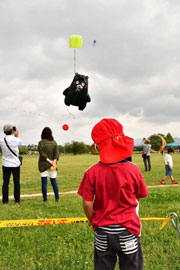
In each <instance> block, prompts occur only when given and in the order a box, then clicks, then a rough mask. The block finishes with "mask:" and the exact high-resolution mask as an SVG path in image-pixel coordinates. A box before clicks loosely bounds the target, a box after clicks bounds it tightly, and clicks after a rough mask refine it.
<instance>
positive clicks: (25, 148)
mask: <svg viewBox="0 0 180 270" xmlns="http://www.w3.org/2000/svg"><path fill="white" fill-rule="evenodd" d="M19 153H20V155H22V154H27V153H28V149H27V147H26V146H22V147H19Z"/></svg>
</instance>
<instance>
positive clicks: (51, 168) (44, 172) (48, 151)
mask: <svg viewBox="0 0 180 270" xmlns="http://www.w3.org/2000/svg"><path fill="white" fill-rule="evenodd" d="M38 151H39V162H38V167H39V171H40V175H41V184H42V194H43V200H44V202H46V201H47V177H48V176H49V178H50V180H51V184H52V187H53V190H54V194H55V200H56V201H57V202H58V201H59V191H58V186H57V183H56V176H57V169H56V168H57V160H58V159H59V149H58V145H57V143H56V142H55V141H54V138H53V136H52V131H51V129H50V128H49V127H45V128H44V129H43V131H42V133H41V141H40V142H39V144H38Z"/></svg>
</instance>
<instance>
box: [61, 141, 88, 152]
mask: <svg viewBox="0 0 180 270" xmlns="http://www.w3.org/2000/svg"><path fill="white" fill-rule="evenodd" d="M64 150H65V153H73V154H74V155H77V154H83V153H88V152H89V147H88V146H87V145H86V144H85V143H84V142H77V141H72V143H66V144H65V146H64Z"/></svg>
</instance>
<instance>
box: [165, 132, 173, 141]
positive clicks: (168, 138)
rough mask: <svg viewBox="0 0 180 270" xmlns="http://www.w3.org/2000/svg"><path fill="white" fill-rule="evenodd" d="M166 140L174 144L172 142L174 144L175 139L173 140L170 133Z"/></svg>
mask: <svg viewBox="0 0 180 270" xmlns="http://www.w3.org/2000/svg"><path fill="white" fill-rule="evenodd" d="M165 139H166V143H172V142H174V139H173V137H172V135H171V133H168V134H167V135H166V138H165Z"/></svg>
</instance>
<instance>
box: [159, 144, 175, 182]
mask: <svg viewBox="0 0 180 270" xmlns="http://www.w3.org/2000/svg"><path fill="white" fill-rule="evenodd" d="M173 154H174V150H173V149H172V148H168V153H167V154H166V155H165V157H164V160H165V170H166V175H165V176H164V178H163V179H161V181H160V183H161V184H165V180H166V179H167V178H168V176H169V177H170V179H171V181H172V184H178V182H176V181H175V180H174V177H173V160H172V155H173Z"/></svg>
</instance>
